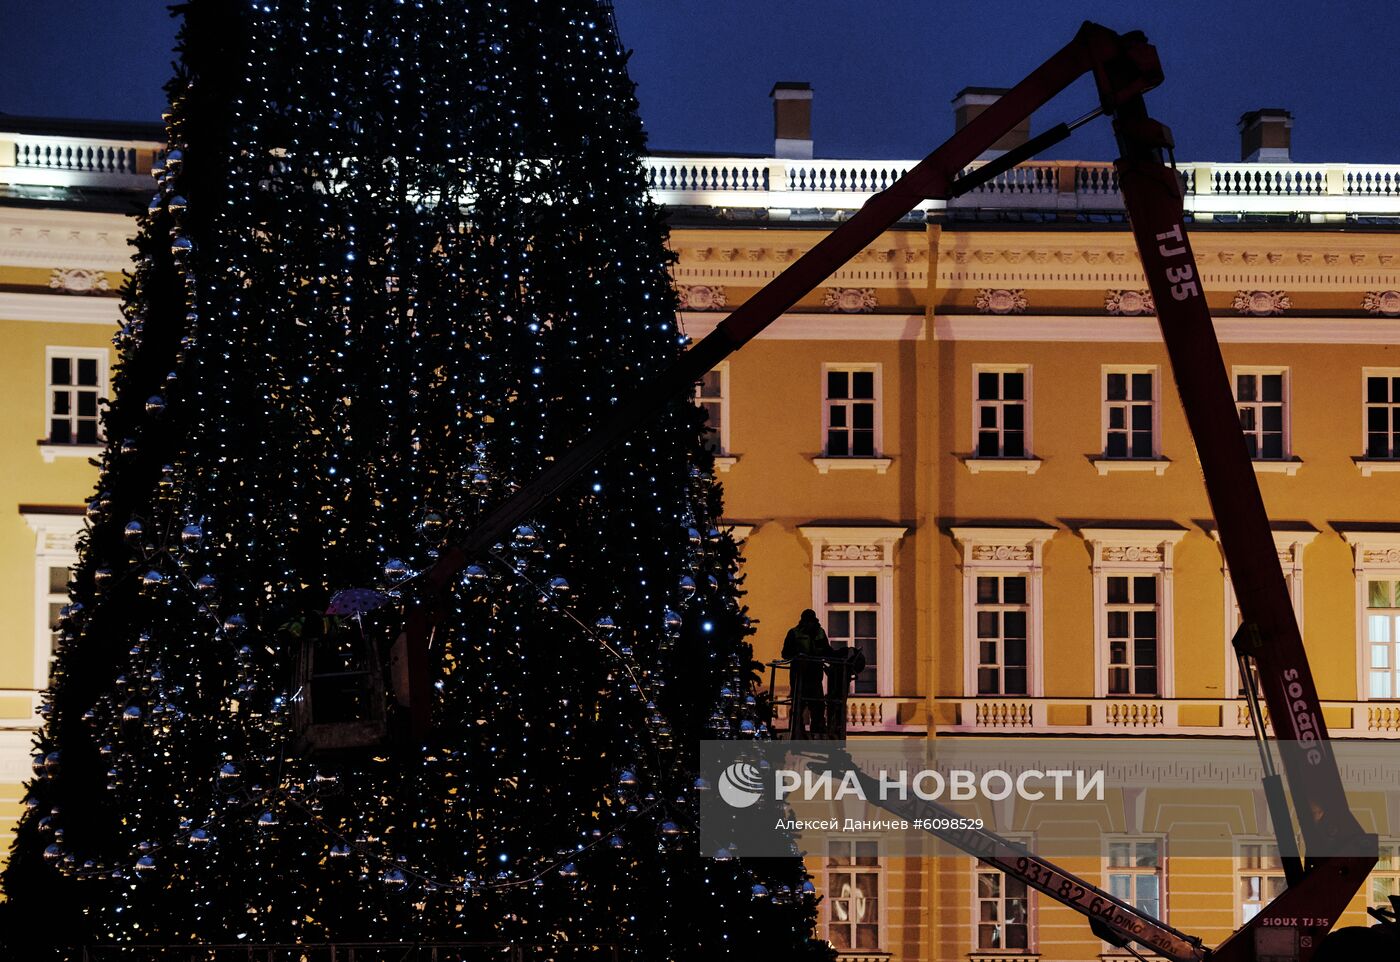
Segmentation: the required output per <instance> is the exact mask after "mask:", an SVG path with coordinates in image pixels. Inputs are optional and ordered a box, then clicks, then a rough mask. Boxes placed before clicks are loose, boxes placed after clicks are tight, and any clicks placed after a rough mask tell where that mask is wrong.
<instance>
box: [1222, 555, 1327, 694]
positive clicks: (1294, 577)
mask: <svg viewBox="0 0 1400 962" xmlns="http://www.w3.org/2000/svg"><path fill="white" fill-rule="evenodd" d="M1210 534H1211V537H1212V538H1216V539H1217V540H1218V539H1219V536H1220V532H1219V531H1218V530H1217V529H1215V528H1211V532H1210ZM1316 537H1317V531H1316V530H1315V529H1311V528H1309V529H1308V530H1275V531H1274V548H1275V549H1276V551H1277V552H1278V562H1279V566H1280V567H1281V568H1282V569H1283V580H1284V583H1285V584H1287V585H1288V597H1289V599H1290V600H1291V601H1292V602H1293V617H1294V618H1295V619H1296V620H1297V622H1298V627H1299V629H1301V628H1302V626H1303V549H1305V548H1306V547H1307V546H1308V545H1310V544H1311V543H1312V542H1313V540H1314V539H1315V538H1316ZM1223 560H1224V556H1223V555H1222V562H1223ZM1221 571H1222V572H1223V573H1224V576H1225V692H1226V694H1229V693H1231V692H1234V693H1236V694H1237V696H1238V697H1244V683H1243V682H1242V681H1241V679H1240V676H1239V675H1240V672H1239V661H1238V659H1237V658H1236V657H1235V645H1234V639H1235V632H1237V631H1238V630H1239V627H1240V604H1239V600H1238V599H1237V598H1236V597H1235V583H1234V582H1233V581H1231V580H1230V569H1229V566H1228V565H1225V564H1223V563H1222V565H1221Z"/></svg>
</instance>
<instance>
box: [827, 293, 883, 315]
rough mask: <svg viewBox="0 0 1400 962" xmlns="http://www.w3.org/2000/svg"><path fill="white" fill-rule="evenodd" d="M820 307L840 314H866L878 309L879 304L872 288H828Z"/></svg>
mask: <svg viewBox="0 0 1400 962" xmlns="http://www.w3.org/2000/svg"><path fill="white" fill-rule="evenodd" d="M822 305H823V306H824V307H826V308H827V309H828V310H831V311H836V312H840V313H842V314H868V313H870V312H871V311H873V310H875V308H877V307H879V306H880V302H879V301H878V300H877V299H876V297H875V288H873V287H828V288H827V289H826V295H825V296H824V297H823V298H822Z"/></svg>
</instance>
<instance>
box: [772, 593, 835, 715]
mask: <svg viewBox="0 0 1400 962" xmlns="http://www.w3.org/2000/svg"><path fill="white" fill-rule="evenodd" d="M829 654H831V642H830V641H829V640H827V637H826V631H825V630H824V629H823V628H822V623H821V622H820V621H819V620H818V619H817V613H816V612H815V611H813V610H812V609H811V608H808V609H807V610H806V611H804V612H802V617H801V618H799V619H798V621H797V624H795V625H793V626H792V628H790V629H788V633H787V637H786V638H784V639H783V657H784V658H791V659H794V660H793V663H792V674H791V685H792V716H793V717H792V720H791V722H790V725H791V727H792V731H793V733H794V735H795V736H798V737H800V734H801V733H802V732H804V731H806V732H811V733H814V734H822V733H824V732H825V730H826V703H825V701H824V700H823V699H824V697H825V696H824V695H823V693H822V666H823V662H822V661H821V660H820V659H822V658H824V657H825V656H827V655H829ZM804 713H805V715H806V716H807V717H808V718H810V720H809V721H808V722H807V724H806V725H804V724H803V719H804Z"/></svg>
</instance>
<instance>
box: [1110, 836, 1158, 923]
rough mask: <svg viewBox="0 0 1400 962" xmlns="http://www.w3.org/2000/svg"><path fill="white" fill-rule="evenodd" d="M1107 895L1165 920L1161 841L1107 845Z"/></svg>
mask: <svg viewBox="0 0 1400 962" xmlns="http://www.w3.org/2000/svg"><path fill="white" fill-rule="evenodd" d="M1106 874H1107V876H1108V892H1109V894H1110V895H1113V896H1115V897H1116V898H1120V899H1122V900H1123V901H1124V902H1127V903H1128V904H1129V905H1132V906H1135V907H1136V908H1137V909H1138V911H1140V912H1145V913H1147V914H1148V915H1151V916H1153V917H1154V918H1159V919H1165V918H1166V916H1165V915H1164V914H1163V912H1162V909H1163V908H1164V900H1163V898H1162V840H1161V839H1159V838H1124V839H1116V840H1110V841H1109V843H1108V868H1107V872H1106Z"/></svg>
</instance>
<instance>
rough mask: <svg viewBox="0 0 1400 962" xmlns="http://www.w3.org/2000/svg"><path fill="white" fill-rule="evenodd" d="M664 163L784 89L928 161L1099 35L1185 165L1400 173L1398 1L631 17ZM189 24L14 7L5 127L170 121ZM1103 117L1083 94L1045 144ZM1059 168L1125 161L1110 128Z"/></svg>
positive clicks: (1117, 1)
mask: <svg viewBox="0 0 1400 962" xmlns="http://www.w3.org/2000/svg"><path fill="white" fill-rule="evenodd" d="M616 6H617V17H618V23H619V26H620V30H621V33H622V40H623V43H624V44H625V45H626V46H628V47H630V48H632V49H633V50H635V55H634V57H633V60H632V67H631V69H632V78H633V79H634V80H635V81H637V83H638V85H639V90H638V92H639V96H640V98H641V102H642V116H643V119H644V120H645V121H646V125H647V128H648V130H649V131H650V134H651V144H652V146H653V147H654V148H657V149H667V150H687V149H690V150H705V151H735V152H744V153H765V152H767V151H769V150H771V147H772V115H771V110H770V108H769V105H768V90H769V88H770V87H771V86H772V84H773V82H774V81H777V80H805V81H808V82H810V83H811V84H812V85H813V87H814V88H815V103H814V120H813V126H814V136H815V139H816V150H817V154H818V156H827V157H866V158H887V159H904V158H912V157H917V156H922V155H923V154H925V153H927V152H928V151H929V150H930V149H931V148H932V147H934V146H936V145H937V144H938V143H940V142H941V141H942V140H943V139H944V138H946V137H947V136H948V134H949V133H951V132H952V114H951V110H950V108H949V104H948V101H949V99H950V98H951V96H952V95H953V93H954V92H956V91H957V90H958V88H960V87H962V86H965V85H968V84H976V85H983V86H996V85H1008V84H1010V83H1012V82H1014V81H1016V80H1018V79H1020V78H1021V77H1022V76H1023V75H1024V74H1025V73H1026V72H1027V71H1028V70H1030V69H1031V68H1032V67H1034V66H1035V65H1036V64H1038V63H1040V62H1041V61H1042V60H1044V59H1045V58H1046V57H1047V56H1049V55H1050V54H1051V53H1052V52H1054V51H1055V50H1056V49H1058V48H1059V47H1060V46H1061V45H1063V44H1064V43H1065V42H1066V41H1067V40H1068V39H1069V38H1070V37H1071V36H1072V35H1073V34H1074V31H1075V30H1076V29H1077V28H1078V25H1079V23H1080V22H1081V21H1083V20H1085V19H1091V20H1097V21H1099V22H1100V23H1103V24H1106V25H1108V26H1111V27H1113V28H1114V29H1117V30H1129V29H1135V28H1136V29H1141V30H1144V31H1146V32H1147V34H1148V37H1149V38H1150V39H1152V40H1153V42H1155V43H1156V44H1157V46H1158V49H1159V51H1160V52H1161V56H1162V60H1163V63H1164V66H1165V69H1166V73H1167V82H1166V84H1165V85H1164V86H1163V87H1162V88H1161V89H1160V90H1159V91H1158V92H1156V93H1155V94H1154V95H1152V97H1151V98H1150V101H1149V103H1150V105H1151V107H1152V109H1153V111H1154V113H1156V115H1157V116H1158V117H1159V118H1160V119H1162V120H1163V121H1165V122H1166V123H1168V124H1170V125H1171V126H1172V128H1173V129H1174V131H1175V132H1176V139H1177V143H1178V151H1177V153H1178V156H1179V157H1180V158H1181V159H1185V160H1235V159H1237V158H1238V156H1239V154H1238V149H1239V148H1238V135H1237V133H1236V131H1235V121H1236V120H1237V119H1238V118H1239V115H1240V114H1241V113H1243V112H1244V111H1246V110H1251V109H1254V108H1257V107H1265V106H1268V107H1284V108H1286V109H1289V110H1292V111H1293V114H1294V128H1293V156H1294V159H1296V160H1301V161H1352V162H1400V69H1397V65H1396V59H1395V56H1394V50H1395V48H1396V44H1397V41H1400V3H1396V2H1394V0H1369V2H1363V0H1306V2H1305V0H1155V2H1144V0H1079V2H1073V0H975V2H963V3H954V2H951V0H879V2H877V0H616ZM173 36H174V25H173V22H172V21H171V20H170V19H169V17H168V15H167V13H166V11H165V3H164V2H163V0H119V2H113V0H47V2H45V3H43V4H36V3H34V2H33V0H0V111H3V112H7V113H16V114H46V115H54V116H71V117H100V118H108V119H123V120H155V119H158V118H159V115H160V112H161V109H162V106H163V94H162V92H161V89H160V88H161V85H162V84H163V83H164V81H165V79H166V77H167V76H168V74H169V72H170V47H171V41H172V38H173ZM1092 104H1093V93H1092V90H1091V89H1090V87H1089V86H1088V85H1087V84H1086V83H1081V85H1080V86H1077V87H1075V88H1073V89H1072V90H1071V92H1070V93H1069V94H1067V95H1066V96H1064V97H1062V98H1061V99H1060V100H1059V101H1058V102H1056V103H1055V104H1052V105H1051V106H1050V107H1049V108H1047V110H1046V111H1045V112H1044V113H1043V115H1042V116H1038V117H1037V118H1036V120H1035V129H1036V130H1041V129H1044V128H1045V127H1046V126H1049V125H1050V124H1052V123H1054V122H1057V121H1059V120H1062V119H1070V118H1072V117H1075V116H1078V115H1079V114H1080V113H1082V112H1083V111H1084V110H1086V109H1088V108H1089V107H1090V106H1092ZM1096 126H1097V127H1098V129H1097V130H1096V131H1094V132H1093V133H1090V134H1087V135H1086V134H1077V135H1076V136H1075V138H1074V139H1073V140H1072V141H1071V142H1070V143H1069V144H1066V145H1063V146H1062V147H1060V148H1059V150H1058V151H1057V152H1056V154H1055V155H1056V156H1062V157H1065V156H1071V157H1083V158H1094V159H1108V158H1110V157H1111V156H1112V147H1111V144H1110V142H1109V138H1108V136H1107V135H1106V132H1105V126H1104V125H1103V124H1099V125H1096Z"/></svg>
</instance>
